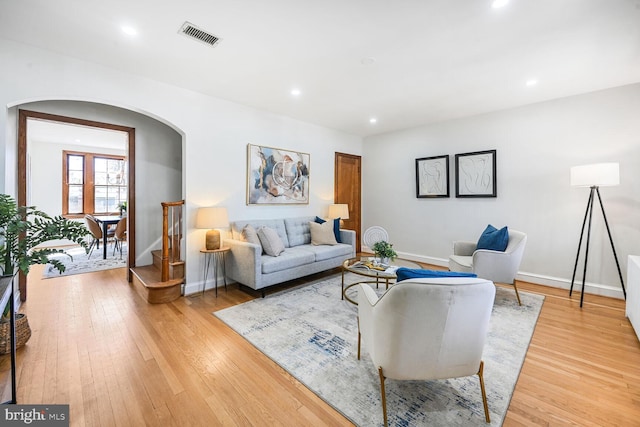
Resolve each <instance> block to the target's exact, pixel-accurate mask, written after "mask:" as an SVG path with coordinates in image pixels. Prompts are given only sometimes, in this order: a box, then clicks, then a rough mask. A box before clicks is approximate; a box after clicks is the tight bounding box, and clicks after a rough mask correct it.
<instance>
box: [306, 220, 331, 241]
mask: <svg viewBox="0 0 640 427" xmlns="http://www.w3.org/2000/svg"><path fill="white" fill-rule="evenodd" d="M309 229H310V230H311V244H312V245H316V246H318V245H337V244H338V242H337V241H336V236H335V234H333V221H327V222H323V223H322V224H318V223H317V222H315V221H311V222H309Z"/></svg>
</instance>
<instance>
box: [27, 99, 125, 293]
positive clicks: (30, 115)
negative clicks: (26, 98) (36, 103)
mask: <svg viewBox="0 0 640 427" xmlns="http://www.w3.org/2000/svg"><path fill="white" fill-rule="evenodd" d="M27 119H37V120H47V121H52V122H61V123H69V124H75V125H80V126H87V127H94V128H100V129H108V130H116V131H121V132H125V133H127V139H128V144H127V168H128V170H127V173H128V175H129V177H128V178H129V182H128V183H127V199H128V200H127V221H128V224H127V240H128V242H127V245H128V247H129V251H128V255H127V280H128V281H129V282H130V281H131V270H130V269H129V267H135V250H136V248H135V238H134V236H135V225H136V221H135V218H136V215H135V212H136V198H135V194H136V191H135V188H136V184H135V183H136V179H135V177H136V175H135V172H136V161H135V160H136V157H135V153H136V150H135V148H136V130H135V128H132V127H128V126H122V125H116V124H113V123H105V122H98V121H94V120H85V119H79V118H76V117H67V116H60V115H57V114H49V113H41V112H38V111H31V110H23V109H20V108H19V107H18V165H17V166H18V200H17V202H18V206H25V205H26V204H27V148H28V147H27V132H28V129H27ZM18 283H19V290H20V301H23V302H24V301H26V300H27V278H26V276H25V275H24V274H22V273H20V278H19V281H18Z"/></svg>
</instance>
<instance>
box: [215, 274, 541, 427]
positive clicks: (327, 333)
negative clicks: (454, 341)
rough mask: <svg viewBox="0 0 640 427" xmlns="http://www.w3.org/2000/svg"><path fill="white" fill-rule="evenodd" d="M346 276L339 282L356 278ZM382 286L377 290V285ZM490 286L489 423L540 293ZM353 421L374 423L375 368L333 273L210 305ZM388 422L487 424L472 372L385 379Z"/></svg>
mask: <svg viewBox="0 0 640 427" xmlns="http://www.w3.org/2000/svg"><path fill="white" fill-rule="evenodd" d="M349 276H350V275H347V276H346V280H345V282H346V283H353V282H355V281H356V279H355V278H354V277H349ZM380 292H381V290H380ZM520 297H521V298H522V306H521V307H519V306H518V303H517V301H516V298H515V293H514V291H513V290H511V289H505V288H502V287H498V288H497V293H496V301H495V305H494V309H493V313H492V316H491V327H490V331H489V336H488V339H487V344H486V345H485V349H484V355H483V359H484V362H485V368H484V375H485V386H486V389H487V399H488V403H489V410H490V412H491V425H492V426H499V425H502V422H503V420H504V416H505V414H506V411H507V408H508V406H509V402H510V400H511V395H512V394H513V390H514V387H515V384H516V381H517V379H518V375H519V373H520V369H521V367H522V363H523V361H524V357H525V354H526V352H527V348H528V347H529V342H530V341H531V336H532V335H533V330H534V328H535V325H536V322H537V319H538V315H539V313H540V309H541V307H542V302H543V300H544V297H542V296H539V295H534V294H529V293H525V292H520ZM213 314H214V315H215V316H216V317H218V318H220V319H221V320H222V321H224V322H225V323H226V324H227V325H229V326H230V327H231V328H233V329H234V330H235V331H236V332H238V333H239V334H240V335H242V336H243V337H244V338H245V339H247V340H248V341H249V342H251V343H252V344H253V345H254V346H256V347H257V348H258V349H259V350H261V351H262V352H263V353H264V354H265V355H267V356H268V357H270V358H271V359H272V360H273V361H275V362H276V363H277V364H278V365H280V366H282V367H283V368H284V369H286V370H287V371H288V372H289V373H290V374H291V375H293V376H294V377H296V378H297V379H298V380H299V381H300V382H302V383H303V384H305V385H306V386H307V387H308V388H309V389H311V390H312V391H313V392H314V393H316V394H317V395H318V396H320V397H321V398H322V399H323V400H325V401H326V402H327V403H329V404H330V405H331V406H333V407H334V408H335V409H336V410H338V411H339V412H341V413H342V414H343V415H344V416H345V417H347V418H348V419H349V420H351V421H352V422H353V423H354V424H356V425H359V426H381V425H383V422H382V406H381V402H380V381H379V378H378V372H377V370H376V369H375V368H374V366H373V364H372V363H371V359H370V358H369V357H368V355H367V354H366V352H363V354H362V358H361V360H357V323H356V316H357V307H356V306H354V305H352V304H350V303H348V302H347V301H344V300H341V299H340V275H336V276H333V277H331V278H329V279H323V280H320V281H318V282H315V283H311V284H308V285H303V286H301V287H297V288H294V289H291V290H287V291H283V292H280V293H276V294H272V295H268V296H267V297H266V298H258V299H255V300H252V301H249V302H247V303H244V304H241V305H237V306H234V307H230V308H227V309H224V310H220V311H217V312H214V313H213ZM386 391H387V411H388V416H389V425H390V426H469V425H478V426H483V425H487V424H486V423H485V420H484V410H483V408H482V397H481V395H480V386H479V383H478V377H477V376H473V377H466V378H458V379H451V380H441V381H393V380H387V381H386Z"/></svg>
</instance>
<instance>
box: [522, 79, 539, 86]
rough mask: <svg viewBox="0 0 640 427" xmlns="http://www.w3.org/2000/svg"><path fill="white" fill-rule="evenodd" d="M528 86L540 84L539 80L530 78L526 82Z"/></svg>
mask: <svg viewBox="0 0 640 427" xmlns="http://www.w3.org/2000/svg"><path fill="white" fill-rule="evenodd" d="M525 84H526V85H527V86H535V85H537V84H538V81H537V80H536V79H529V80H527V82H526V83H525Z"/></svg>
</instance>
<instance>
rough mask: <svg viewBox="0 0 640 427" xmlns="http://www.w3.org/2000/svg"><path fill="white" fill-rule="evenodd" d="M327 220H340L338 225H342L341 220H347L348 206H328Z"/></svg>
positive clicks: (341, 204)
mask: <svg viewBox="0 0 640 427" xmlns="http://www.w3.org/2000/svg"><path fill="white" fill-rule="evenodd" d="M329 218H340V225H342V220H343V219H349V205H347V204H346V203H339V204H335V205H329Z"/></svg>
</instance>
